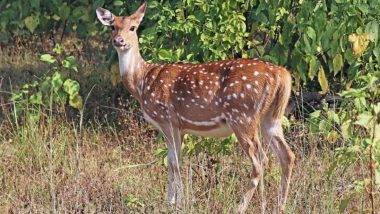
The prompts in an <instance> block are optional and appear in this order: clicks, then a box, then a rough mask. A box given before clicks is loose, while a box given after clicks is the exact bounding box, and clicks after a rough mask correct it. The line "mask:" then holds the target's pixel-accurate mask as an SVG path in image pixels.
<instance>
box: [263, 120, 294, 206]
mask: <svg viewBox="0 0 380 214" xmlns="http://www.w3.org/2000/svg"><path fill="white" fill-rule="evenodd" d="M262 133H263V137H264V142H265V143H267V144H268V145H269V147H270V148H271V150H272V151H273V153H274V154H275V155H276V156H277V159H278V160H279V162H280V166H281V171H282V176H281V184H280V186H279V190H278V210H277V212H279V213H282V212H283V211H284V208H285V207H284V206H285V203H286V199H287V196H288V190H289V184H290V178H291V175H292V170H293V166H294V160H295V156H294V153H293V152H292V150H291V149H290V147H289V145H288V144H287V143H286V141H285V138H284V134H283V130H282V126H281V120H280V119H277V118H272V117H270V118H267V119H266V120H264V122H263V127H262Z"/></svg>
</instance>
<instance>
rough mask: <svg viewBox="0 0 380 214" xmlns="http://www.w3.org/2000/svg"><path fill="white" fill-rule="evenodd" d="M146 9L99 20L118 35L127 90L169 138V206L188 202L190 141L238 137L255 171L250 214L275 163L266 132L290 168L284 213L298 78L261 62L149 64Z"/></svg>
mask: <svg viewBox="0 0 380 214" xmlns="http://www.w3.org/2000/svg"><path fill="white" fill-rule="evenodd" d="M146 7H147V4H146V3H143V4H142V5H141V6H140V7H139V8H138V9H137V10H136V11H135V12H134V13H133V14H132V15H130V16H115V15H113V14H112V13H111V12H110V11H108V10H106V9H103V8H98V9H97V10H96V14H97V17H98V19H99V21H100V22H101V23H102V24H103V25H106V26H110V27H111V29H112V39H113V46H114V47H115V49H116V51H117V53H118V57H119V69H120V76H121V78H122V81H123V84H124V85H125V87H126V88H127V89H128V90H129V92H130V93H131V94H132V96H133V97H134V98H135V99H137V100H138V102H139V103H140V106H141V108H142V112H143V114H144V117H145V118H146V120H147V121H149V122H150V123H152V124H153V125H154V126H155V127H156V128H157V129H159V130H160V131H161V132H162V133H163V134H164V136H165V138H166V141H167V147H168V165H169V167H168V168H169V173H168V201H169V203H170V204H175V205H178V204H180V202H181V199H182V195H183V185H182V180H181V176H180V164H179V160H180V148H181V144H182V141H183V135H184V134H186V133H191V134H196V135H200V136H207V137H227V136H229V135H231V134H232V133H234V134H235V135H236V137H237V139H238V141H239V143H240V145H241V147H242V148H243V150H244V152H245V153H246V154H247V155H248V156H249V157H250V160H251V162H252V164H253V169H252V172H251V174H250V184H249V187H248V188H247V192H246V193H245V194H244V195H243V198H242V200H241V202H240V204H239V206H238V212H240V213H243V212H245V210H246V209H247V207H248V204H249V201H250V200H251V198H252V196H253V194H254V191H255V189H256V187H257V186H258V183H259V180H260V178H262V177H261V176H262V175H263V171H264V166H265V164H266V162H267V157H266V155H265V153H264V151H263V149H262V145H261V142H260V139H259V133H260V132H261V134H262V136H263V142H264V143H266V144H268V145H269V147H270V148H271V150H272V151H273V152H274V154H275V155H276V156H277V158H278V160H279V162H280V165H281V168H282V177H281V183H280V187H279V193H278V210H279V212H282V211H283V210H284V206H285V202H286V198H287V195H288V189H289V183H290V178H291V173H292V168H293V165H294V154H293V152H292V151H291V149H290V148H289V146H288V144H287V143H286V141H285V139H284V135H283V130H282V127H281V118H282V117H283V115H284V111H285V108H286V106H287V103H288V100H289V96H290V92H291V76H290V73H289V72H288V71H287V70H286V69H285V68H283V67H279V66H276V65H273V64H271V63H269V62H264V61H261V60H259V59H236V60H222V61H216V62H208V63H202V64H190V63H174V64H161V65H159V64H151V63H147V62H146V61H144V59H143V58H142V56H141V54H140V52H139V43H138V36H137V32H136V31H137V29H138V27H139V25H140V23H141V21H142V19H143V17H144V14H145V11H146Z"/></svg>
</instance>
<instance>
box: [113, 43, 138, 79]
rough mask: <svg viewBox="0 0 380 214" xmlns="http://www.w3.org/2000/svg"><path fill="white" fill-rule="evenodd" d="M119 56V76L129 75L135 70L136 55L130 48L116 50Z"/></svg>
mask: <svg viewBox="0 0 380 214" xmlns="http://www.w3.org/2000/svg"><path fill="white" fill-rule="evenodd" d="M117 54H118V56H119V71H120V77H124V76H125V75H128V76H131V77H132V73H133V72H134V70H135V63H136V57H135V56H134V55H133V51H132V50H131V49H129V50H127V51H124V52H119V51H118V52H117Z"/></svg>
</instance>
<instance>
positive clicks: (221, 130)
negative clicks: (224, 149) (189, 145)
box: [184, 125, 233, 137]
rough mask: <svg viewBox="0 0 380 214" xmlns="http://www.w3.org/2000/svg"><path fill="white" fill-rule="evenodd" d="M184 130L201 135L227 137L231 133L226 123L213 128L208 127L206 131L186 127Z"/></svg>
mask: <svg viewBox="0 0 380 214" xmlns="http://www.w3.org/2000/svg"><path fill="white" fill-rule="evenodd" d="M184 132H185V133H187V134H195V135H199V136H203V137H228V136H230V135H231V134H232V133H233V132H232V130H231V129H230V127H228V126H227V125H221V126H219V127H217V128H215V129H210V130H207V131H200V130H190V129H186V130H184Z"/></svg>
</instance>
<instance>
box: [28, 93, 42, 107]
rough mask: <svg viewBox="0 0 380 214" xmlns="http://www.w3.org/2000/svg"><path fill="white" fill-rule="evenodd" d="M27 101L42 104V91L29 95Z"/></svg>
mask: <svg viewBox="0 0 380 214" xmlns="http://www.w3.org/2000/svg"><path fill="white" fill-rule="evenodd" d="M29 101H30V103H32V104H42V93H41V92H40V91H39V92H37V93H35V94H33V95H32V96H30V97H29Z"/></svg>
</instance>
